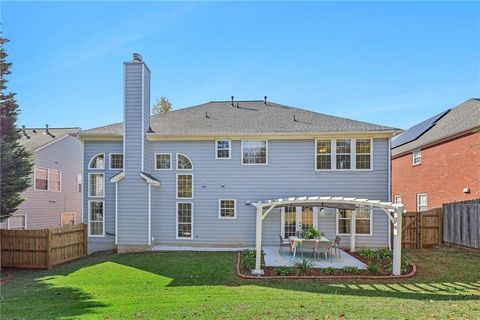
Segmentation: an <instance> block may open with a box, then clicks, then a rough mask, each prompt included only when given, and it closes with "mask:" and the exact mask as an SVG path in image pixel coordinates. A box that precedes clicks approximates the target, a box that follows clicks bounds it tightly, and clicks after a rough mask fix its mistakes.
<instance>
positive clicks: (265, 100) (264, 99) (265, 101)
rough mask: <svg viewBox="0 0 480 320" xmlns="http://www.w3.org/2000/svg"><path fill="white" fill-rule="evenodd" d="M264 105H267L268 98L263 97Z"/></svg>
mask: <svg viewBox="0 0 480 320" xmlns="http://www.w3.org/2000/svg"><path fill="white" fill-rule="evenodd" d="M263 104H264V105H267V96H265V97H263Z"/></svg>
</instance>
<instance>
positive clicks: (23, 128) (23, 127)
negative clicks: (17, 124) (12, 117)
mask: <svg viewBox="0 0 480 320" xmlns="http://www.w3.org/2000/svg"><path fill="white" fill-rule="evenodd" d="M22 134H23V135H24V136H25V138H27V139H30V136H29V135H28V134H27V131H25V126H22Z"/></svg>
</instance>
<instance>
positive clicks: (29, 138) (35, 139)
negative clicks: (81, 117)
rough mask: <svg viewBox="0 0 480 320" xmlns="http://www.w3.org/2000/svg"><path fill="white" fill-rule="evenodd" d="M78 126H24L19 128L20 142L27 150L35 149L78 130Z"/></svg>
mask: <svg viewBox="0 0 480 320" xmlns="http://www.w3.org/2000/svg"><path fill="white" fill-rule="evenodd" d="M79 131H80V128H48V133H47V131H46V129H45V128H25V129H22V130H21V135H22V136H21V138H20V144H22V145H23V146H24V147H25V148H26V149H27V150H28V151H35V150H37V149H39V148H41V147H44V146H46V145H47V144H50V143H53V142H56V141H58V140H60V139H62V138H64V137H65V136H67V135H69V134H71V133H75V132H79Z"/></svg>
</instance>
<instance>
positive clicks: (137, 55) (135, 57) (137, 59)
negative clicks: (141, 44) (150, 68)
mask: <svg viewBox="0 0 480 320" xmlns="http://www.w3.org/2000/svg"><path fill="white" fill-rule="evenodd" d="M132 61H133V62H142V61H143V60H142V56H141V55H140V53H134V54H133V58H132Z"/></svg>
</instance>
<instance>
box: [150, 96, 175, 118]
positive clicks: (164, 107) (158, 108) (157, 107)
mask: <svg viewBox="0 0 480 320" xmlns="http://www.w3.org/2000/svg"><path fill="white" fill-rule="evenodd" d="M171 110H172V103H171V102H170V101H168V99H167V98H165V97H161V98H160V99H157V102H155V104H154V105H153V108H152V114H160V113H167V112H169V111H171Z"/></svg>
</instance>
